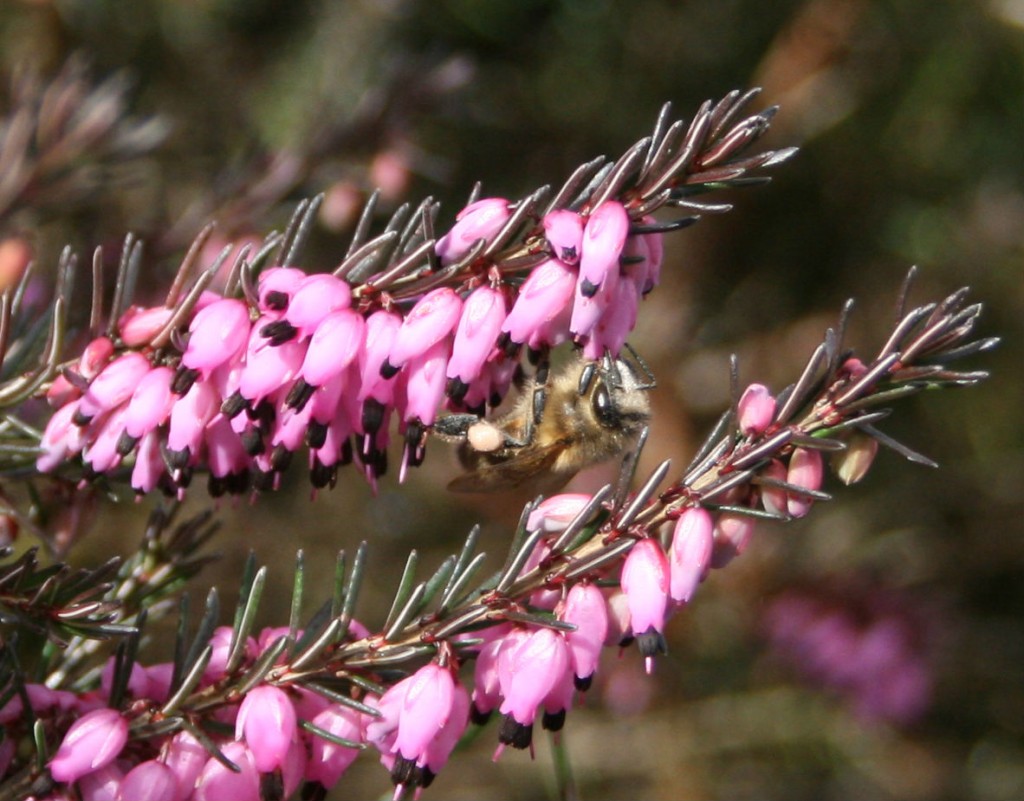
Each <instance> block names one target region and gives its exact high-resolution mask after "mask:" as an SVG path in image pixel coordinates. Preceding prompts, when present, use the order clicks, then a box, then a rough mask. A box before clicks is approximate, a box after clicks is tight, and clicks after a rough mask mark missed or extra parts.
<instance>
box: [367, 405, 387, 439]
mask: <svg viewBox="0 0 1024 801" xmlns="http://www.w3.org/2000/svg"><path fill="white" fill-rule="evenodd" d="M383 422H384V404H383V403H381V402H380V401H379V400H375V399H374V398H367V399H366V400H365V401H363V419H362V423H363V431H365V432H366V433H367V434H376V433H377V432H378V431H379V430H380V425H381V423H383Z"/></svg>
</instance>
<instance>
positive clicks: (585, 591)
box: [559, 583, 608, 690]
mask: <svg viewBox="0 0 1024 801" xmlns="http://www.w3.org/2000/svg"><path fill="white" fill-rule="evenodd" d="M559 619H560V620H564V621H565V622H566V623H572V624H573V625H574V626H576V630H575V631H570V632H568V633H566V635H565V640H566V642H567V643H568V645H569V661H570V664H571V666H572V672H573V675H574V676H575V678H576V686H577V688H578V689H580V690H585V689H587V688H588V687H589V686H590V682H591V681H592V679H593V676H594V673H595V672H596V671H597V663H598V661H599V660H600V658H601V649H602V648H603V647H604V641H605V638H606V637H607V636H608V604H607V603H606V602H605V599H604V595H603V594H602V593H601V591H600V590H599V589H598V588H597V587H595V586H594V585H593V584H589V583H580V584H576V585H574V586H573V588H572V589H571V590H569V594H568V595H567V596H566V598H565V605H564V608H563V609H562V613H561V614H560V615H559Z"/></svg>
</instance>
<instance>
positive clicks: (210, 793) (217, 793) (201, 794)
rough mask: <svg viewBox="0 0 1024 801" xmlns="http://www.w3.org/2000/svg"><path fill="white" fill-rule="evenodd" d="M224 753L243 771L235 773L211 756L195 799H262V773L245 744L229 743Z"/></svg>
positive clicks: (198, 782) (222, 750)
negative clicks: (260, 774)
mask: <svg viewBox="0 0 1024 801" xmlns="http://www.w3.org/2000/svg"><path fill="white" fill-rule="evenodd" d="M221 752H222V753H223V754H224V756H226V757H227V758H228V759H230V760H231V761H232V762H234V763H235V765H237V766H238V767H239V768H241V770H240V771H239V772H238V773H235V772H234V771H232V770H230V769H229V768H227V767H225V766H224V765H223V764H221V762H220V761H219V760H217V759H216V758H214V757H210V758H209V759H207V761H206V765H204V766H203V770H202V772H201V773H200V774H199V778H198V779H197V780H196V787H195V793H194V794H193V795H192V798H193V799H194V801H227V799H231V801H259V798H260V776H259V773H258V772H257V771H256V764H255V762H254V761H253V756H252V753H251V752H250V751H249V749H248V748H246V747H245V745H243V744H242V743H227V744H226V745H224V746H223V747H222V748H221Z"/></svg>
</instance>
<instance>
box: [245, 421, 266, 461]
mask: <svg viewBox="0 0 1024 801" xmlns="http://www.w3.org/2000/svg"><path fill="white" fill-rule="evenodd" d="M241 440H242V447H243V448H245V452H246V453H247V454H249V455H250V456H259V455H260V454H261V453H263V452H264V451H265V450H266V445H264V444H263V434H262V433H260V430H259V428H257V427H256V426H246V427H245V431H243V432H242V436H241Z"/></svg>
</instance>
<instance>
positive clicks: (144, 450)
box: [131, 430, 167, 495]
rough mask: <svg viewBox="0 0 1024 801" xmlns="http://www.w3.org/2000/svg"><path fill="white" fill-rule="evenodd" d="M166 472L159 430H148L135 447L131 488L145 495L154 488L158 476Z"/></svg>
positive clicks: (158, 478)
mask: <svg viewBox="0 0 1024 801" xmlns="http://www.w3.org/2000/svg"><path fill="white" fill-rule="evenodd" d="M166 472H167V465H166V464H164V457H163V454H162V453H161V449H160V432H158V431H155V430H154V431H150V432H149V433H148V434H146V435H145V436H144V437H143V438H142V439H141V440H139V444H138V446H137V447H136V449H135V466H134V467H132V479H131V484H132V489H133V490H135V491H136V492H137V493H139V494H140V495H145V494H146V493H147V492H150V491H151V490H152V489H154V488H155V487H156V485H157V482H159V480H160V477H161V476H163V475H164V473H166Z"/></svg>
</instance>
